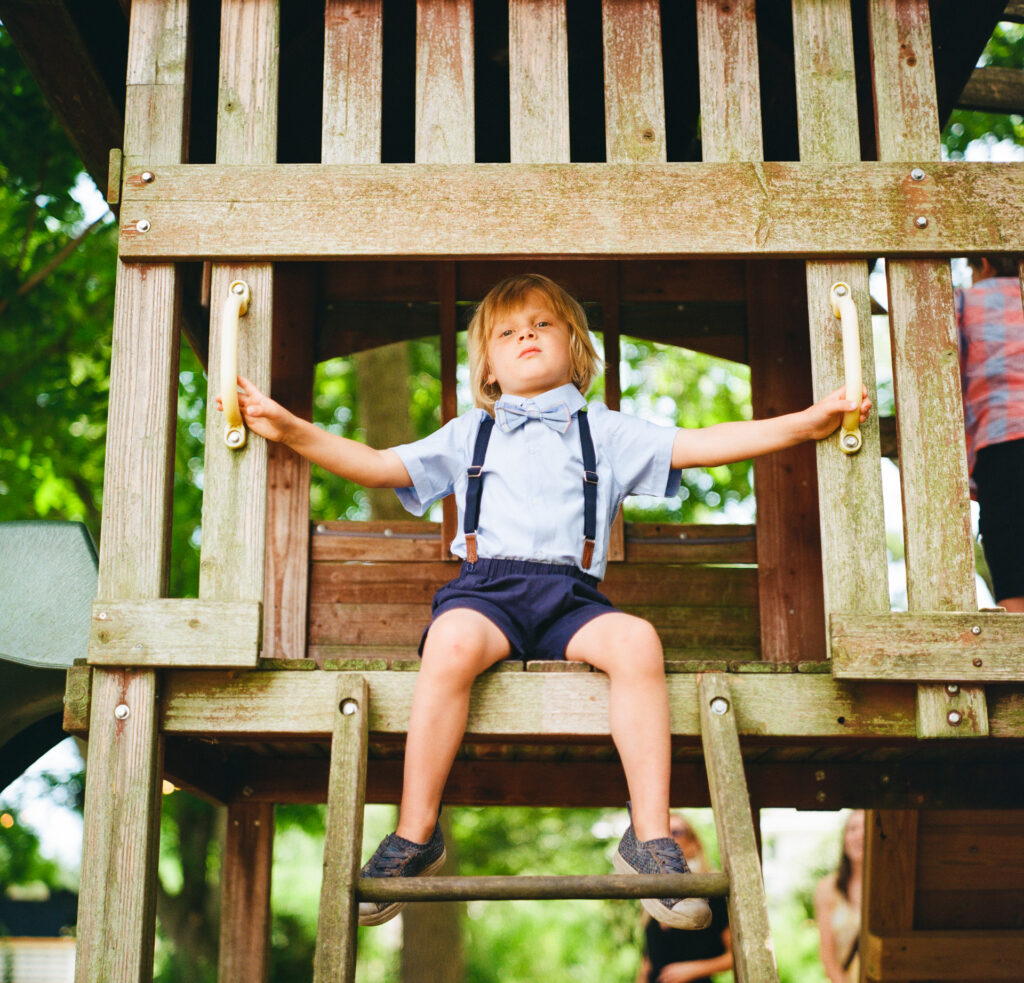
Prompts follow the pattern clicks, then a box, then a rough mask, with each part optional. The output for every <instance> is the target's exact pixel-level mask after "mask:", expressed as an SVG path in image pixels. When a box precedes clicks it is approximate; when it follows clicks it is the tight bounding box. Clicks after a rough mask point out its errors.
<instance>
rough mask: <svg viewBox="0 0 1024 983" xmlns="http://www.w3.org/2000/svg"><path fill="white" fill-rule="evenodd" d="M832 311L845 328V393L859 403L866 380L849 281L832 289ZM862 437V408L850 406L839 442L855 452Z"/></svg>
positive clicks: (841, 429) (830, 297)
mask: <svg viewBox="0 0 1024 983" xmlns="http://www.w3.org/2000/svg"><path fill="white" fill-rule="evenodd" d="M829 299H830V300H831V301H832V313H833V314H834V315H835V316H836V317H837V318H839V323H840V324H841V325H842V331H843V371H844V373H845V375H846V395H847V398H849V399H855V400H857V403H858V407H859V404H860V396H861V389H862V388H863V382H862V380H861V373H860V325H859V324H858V323H857V308H856V306H855V305H854V303H853V291H852V290H851V289H850V285H849V284H848V283H843V282H839V283H833V284H832V289H831V290H830V291H829ZM862 443H863V440H862V439H861V435H860V409H859V408H858V409H855V410H850V412H849V413H846V414H845V415H844V416H843V423H842V427H841V428H840V431H839V446H840V447H841V448H842V449H843V453H845V454H856V453H857V451H859V450H860V448H861V444H862Z"/></svg>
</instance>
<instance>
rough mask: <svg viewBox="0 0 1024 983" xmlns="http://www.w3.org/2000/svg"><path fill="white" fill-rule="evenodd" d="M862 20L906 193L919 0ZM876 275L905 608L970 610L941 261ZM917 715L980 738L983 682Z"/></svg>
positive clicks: (937, 727)
mask: <svg viewBox="0 0 1024 983" xmlns="http://www.w3.org/2000/svg"><path fill="white" fill-rule="evenodd" d="M869 15H870V18H869V26H870V32H871V54H872V58H871V65H872V72H873V75H872V79H873V84H874V92H875V128H876V131H877V136H878V156H879V160H881V161H897V160H898V161H907V162H908V163H907V176H906V178H905V183H904V184H905V188H906V189H907V193H908V194H910V193H912V192H913V189H914V187H915V185H917V184H920V185H922V187H923V188H924V185H925V184H926V182H927V180H928V178H927V177H925V178H924V181H923V182H922V181H917V180H916V179H915V177H914V176H913V175H912V174H911V173H910V171H911V166H912V163H913V162H914V161H920V162H926V161H929V160H936V159H938V157H939V127H938V122H939V121H938V109H937V105H936V95H935V68H934V64H933V61H932V40H931V22H930V15H929V10H928V2H927V0H871V2H870V4H869ZM925 190H926V189H925ZM926 221H928V220H927V218H926ZM930 221H935V222H941V221H942V216H941V215H939V216H935V217H934V218H933V219H931V220H930ZM925 227H927V226H925ZM886 275H887V278H888V282H889V329H890V332H891V335H892V362H893V378H894V384H895V390H896V422H897V427H898V430H899V445H900V480H901V484H902V487H903V530H904V539H905V549H906V558H907V601H908V607H909V609H910V610H911V611H973V610H975V609H976V608H977V597H976V594H975V587H974V549H973V546H972V543H971V530H970V500H969V494H968V488H967V455H966V449H965V446H964V419H963V403H962V399H961V395H960V374H959V363H958V346H957V340H956V326H955V324H954V321H953V289H952V277H951V273H950V268H949V263H948V262H947V261H945V260H941V261H934V260H895V259H890V260H887V262H886ZM917 722H918V733H919V734H920V736H922V737H966V736H983V735H986V734H988V709H987V706H986V703H985V692H984V689H983V688H982V687H980V686H961V687H960V689H959V692H957V693H956V694H952V695H951V694H949V693H947V691H946V689H945V687H944V686H941V685H936V684H926V685H922V686H919V687H918V690H917Z"/></svg>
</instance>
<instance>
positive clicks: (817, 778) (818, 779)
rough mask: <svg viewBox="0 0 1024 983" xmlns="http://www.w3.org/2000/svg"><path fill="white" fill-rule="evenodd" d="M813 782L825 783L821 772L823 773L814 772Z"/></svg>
mask: <svg viewBox="0 0 1024 983" xmlns="http://www.w3.org/2000/svg"><path fill="white" fill-rule="evenodd" d="M814 780H815V781H816V782H823V781H825V772H823V771H816V772H815V773H814Z"/></svg>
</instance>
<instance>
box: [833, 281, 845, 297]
mask: <svg viewBox="0 0 1024 983" xmlns="http://www.w3.org/2000/svg"><path fill="white" fill-rule="evenodd" d="M835 292H836V296H837V297H845V296H846V284H845V283H837V284H836V285H835Z"/></svg>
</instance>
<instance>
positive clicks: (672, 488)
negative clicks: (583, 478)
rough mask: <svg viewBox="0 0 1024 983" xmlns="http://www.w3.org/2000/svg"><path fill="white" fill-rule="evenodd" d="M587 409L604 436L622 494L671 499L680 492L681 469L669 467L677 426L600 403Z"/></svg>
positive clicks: (603, 445) (610, 461)
mask: <svg viewBox="0 0 1024 983" xmlns="http://www.w3.org/2000/svg"><path fill="white" fill-rule="evenodd" d="M590 412H591V414H592V419H593V421H594V423H595V424H596V425H599V426H600V428H601V430H602V432H603V434H604V435H605V436H603V437H602V440H601V447H602V451H603V453H604V454H606V455H607V457H608V460H609V463H610V465H611V470H612V474H613V475H614V477H615V482H616V484H618V485H619V486H620V489H621V494H622V495H656V496H660V497H662V498H670V497H672V496H673V495H675V494H676V493H677V492H678V491H679V482H680V471H679V469H678V468H673V467H672V447H673V445H674V444H675V439H676V433H678V428H677V427H665V426H661V425H660V424H657V423H649V422H648V421H647V420H641V419H639V418H638V417H635V416H629V415H628V414H627V413H618V412H616V411H614V410H609V409H608V408H607V407H606V406H604V404H602V403H593V404H591V410H590Z"/></svg>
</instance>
